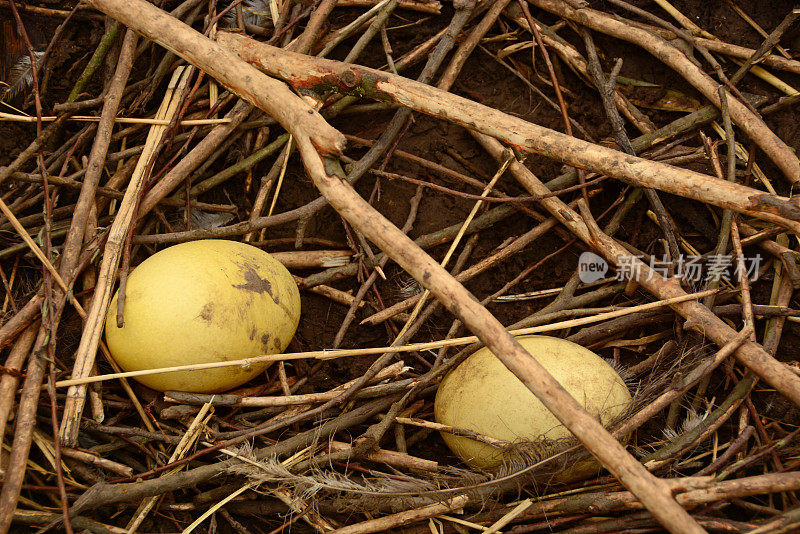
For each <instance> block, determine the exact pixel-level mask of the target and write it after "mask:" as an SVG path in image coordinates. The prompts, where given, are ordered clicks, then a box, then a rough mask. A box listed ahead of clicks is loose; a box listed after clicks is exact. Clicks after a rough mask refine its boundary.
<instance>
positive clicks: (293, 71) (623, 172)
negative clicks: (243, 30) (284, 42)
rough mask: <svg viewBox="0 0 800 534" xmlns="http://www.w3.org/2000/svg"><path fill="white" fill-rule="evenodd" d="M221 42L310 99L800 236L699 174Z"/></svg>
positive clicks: (436, 96)
mask: <svg viewBox="0 0 800 534" xmlns="http://www.w3.org/2000/svg"><path fill="white" fill-rule="evenodd" d="M217 41H218V42H219V43H220V44H221V45H222V46H224V47H225V48H227V49H230V50H231V51H233V52H235V53H236V54H238V55H239V57H241V58H242V59H244V60H245V61H246V62H248V63H250V64H252V65H254V66H255V67H257V68H258V69H261V70H263V71H265V72H267V73H269V74H271V75H273V76H276V77H279V78H281V79H283V80H286V81H287V82H288V83H290V84H291V85H293V86H294V87H295V88H296V89H297V90H298V91H300V92H303V91H306V92H308V93H311V94H316V95H319V94H325V93H329V92H333V91H335V92H339V93H346V94H354V95H360V96H365V97H369V98H375V99H379V100H391V101H393V102H396V103H398V104H401V105H403V106H407V107H409V108H411V109H414V110H416V111H419V112H422V113H426V114H428V115H433V116H435V117H438V118H441V119H444V120H447V121H450V122H453V123H455V124H460V125H462V126H464V127H465V128H469V129H470V130H474V131H478V132H481V133H483V134H486V135H489V136H491V137H494V138H497V139H500V140H502V141H505V142H507V143H508V144H510V145H511V146H513V147H515V148H517V149H520V150H523V151H526V152H532V153H536V154H541V155H543V156H547V157H549V158H552V159H556V160H559V161H563V162H564V163H567V164H569V165H572V166H575V167H580V168H583V169H587V170H591V171H594V172H597V173H600V174H605V175H608V176H612V177H614V178H618V179H620V180H624V181H625V182H628V183H631V184H633V185H636V186H641V187H650V188H653V189H658V190H660V191H664V192H667V193H671V194H674V195H679V196H683V197H687V198H692V199H695V200H700V201H702V202H707V203H710V204H713V205H715V206H719V207H721V208H727V209H731V210H733V211H737V212H739V213H743V214H746V215H750V216H753V217H758V218H760V219H764V220H766V221H770V222H773V223H776V224H779V225H781V226H784V227H785V228H788V229H790V230H792V231H793V232H795V233H800V204H798V203H797V202H796V201H795V200H794V199H789V198H785V197H781V196H778V195H771V194H769V193H764V192H762V191H758V190H756V189H752V188H749V187H745V186H742V185H739V184H735V183H732V182H728V181H725V180H719V179H717V178H715V177H712V176H708V175H705V174H701V173H698V172H694V171H690V170H686V169H681V168H679V167H673V166H671V165H667V164H664V163H659V162H655V161H649V160H646V159H642V158H638V157H636V156H630V155H628V154H625V153H623V152H619V151H617V150H613V149H610V148H606V147H603V146H600V145H594V144H592V143H587V142H586V141H582V140H580V139H576V138H574V137H571V136H568V135H565V134H562V133H560V132H556V131H554V130H550V129H548V128H544V127H542V126H537V125H535V124H532V123H529V122H526V121H524V120H522V119H519V118H517V117H513V116H511V115H507V114H505V113H503V112H501V111H498V110H496V109H492V108H490V107H487V106H484V105H482V104H478V103H477V102H473V101H471V100H467V99H466V98H462V97H460V96H457V95H453V94H451V93H448V92H446V91H442V90H440V89H436V88H434V87H431V86H429V85H425V84H421V83H419V82H415V81H413V80H409V79H408V78H404V77H402V76H396V75H392V74H388V73H385V72H381V71H377V70H374V69H369V68H366V67H360V66H356V65H350V64H346V63H341V62H339V61H333V60H327V59H318V58H312V57H309V56H305V55H302V54H295V53H292V52H287V51H285V50H282V49H280V48H275V47H272V46H270V45H267V44H264V43H259V42H257V41H254V40H252V39H250V38H249V37H245V36H242V35H238V34H235V33H230V32H220V33H219V34H218V35H217Z"/></svg>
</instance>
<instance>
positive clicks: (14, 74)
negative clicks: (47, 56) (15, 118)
mask: <svg viewBox="0 0 800 534" xmlns="http://www.w3.org/2000/svg"><path fill="white" fill-rule="evenodd" d="M33 57H34V60H35V61H36V64H37V65H38V64H39V63H41V61H42V58H44V52H38V51H34V52H33ZM5 83H6V84H7V86H6V87H3V88H2V89H0V100H5V101H8V100H12V99H13V98H14V97H16V96H17V95H18V94H20V93H22V92H23V91H24V90H25V89H27V88H28V87H30V86H31V85H32V84H33V68H32V65H31V58H30V56H29V55H27V54H26V55H23V56H22V57H20V58H19V59H18V60H17V62H16V63H14V65H12V66H11V69H9V73H8V80H7V81H6V82H5Z"/></svg>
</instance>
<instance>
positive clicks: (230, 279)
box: [106, 239, 300, 393]
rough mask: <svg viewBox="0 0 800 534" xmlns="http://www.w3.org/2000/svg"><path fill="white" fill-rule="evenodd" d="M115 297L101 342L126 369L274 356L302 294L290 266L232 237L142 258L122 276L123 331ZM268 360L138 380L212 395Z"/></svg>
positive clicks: (292, 326) (289, 332) (289, 331)
mask: <svg viewBox="0 0 800 534" xmlns="http://www.w3.org/2000/svg"><path fill="white" fill-rule="evenodd" d="M117 297H118V295H115V296H114V299H113V300H112V301H111V305H110V306H109V309H108V314H107V316H106V341H107V343H108V348H109V350H110V351H111V354H112V356H113V357H114V360H116V362H117V363H118V364H119V366H120V367H121V368H122V369H123V370H125V371H138V370H142V369H154V368H159V367H170V366H177V365H187V364H200V363H206V362H223V361H231V360H240V359H242V358H249V357H253V356H258V355H261V354H275V353H279V352H282V351H283V350H285V349H286V347H287V345H288V344H289V341H291V339H292V337H293V336H294V332H295V330H296V329H297V324H298V322H299V320H300V293H299V291H298V289H297V285H296V284H295V282H294V279H293V278H292V275H291V274H290V273H289V271H287V270H286V268H285V267H284V266H283V265H281V264H280V263H279V262H278V261H277V260H275V259H274V258H273V257H272V256H270V255H269V254H268V253H267V252H264V251H263V250H261V249H258V248H256V247H254V246H251V245H247V244H244V243H239V242H236V241H225V240H216V239H209V240H204V241H193V242H189V243H182V244H179V245H175V246H172V247H169V248H166V249H164V250H162V251H160V252H158V253H156V254H154V255H153V256H151V257H150V258H148V259H146V260H145V261H143V262H142V263H141V264H140V265H138V266H137V267H136V268H135V269H133V270H132V272H131V273H130V275H129V276H128V282H127V288H126V298H125V309H124V324H123V326H122V328H117V320H116V314H117ZM268 365H269V364H268V363H259V364H253V365H249V366H247V367H242V366H239V365H237V366H232V367H224V368H218V369H206V370H198V371H179V372H173V373H164V374H153V375H146V376H141V377H137V378H136V379H137V380H139V381H140V382H142V383H143V384H145V385H147V386H149V387H151V388H153V389H157V390H160V391H167V390H175V391H190V392H203V393H215V392H220V391H225V390H227V389H231V388H234V387H236V386H239V385H241V384H243V383H245V382H247V381H249V380H250V379H252V378H254V377H255V376H256V375H258V374H260V373H261V372H263V371H264V369H266V368H267V366H268Z"/></svg>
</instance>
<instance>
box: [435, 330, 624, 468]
mask: <svg viewBox="0 0 800 534" xmlns="http://www.w3.org/2000/svg"><path fill="white" fill-rule="evenodd" d="M517 340H518V341H519V342H520V344H521V345H522V346H523V347H524V348H525V350H527V351H528V352H529V353H530V354H531V356H532V357H533V358H535V359H536V360H537V361H538V362H539V363H540V364H542V366H544V367H545V369H547V370H548V371H549V372H550V374H551V375H553V377H554V378H555V379H556V380H557V381H558V382H559V383H560V384H561V385H562V386H563V387H564V389H566V390H567V391H568V392H569V393H570V395H572V396H573V397H574V398H575V399H576V400H577V401H578V402H580V403H581V404H582V405H583V406H584V407H585V408H586V410H587V411H588V412H589V413H590V414H592V415H593V416H595V417H597V418H598V419H599V420H600V421H601V422H602V423H603V424H607V423H609V422H610V421H611V420H613V419H614V418H615V417H617V416H618V415H619V414H620V413H622V412H623V411H624V410H625V409H626V408H627V407H628V405H629V404H630V402H631V395H630V393H629V392H628V388H627V387H626V386H625V382H624V381H623V380H622V378H621V377H620V376H619V375H618V374H617V372H616V371H615V370H614V369H613V368H612V367H611V366H610V365H609V364H608V363H606V361H605V360H603V359H602V358H600V357H599V356H598V355H596V354H595V353H593V352H592V351H590V350H588V349H586V348H584V347H582V346H580V345H577V344H575V343H572V342H571V341H567V340H565V339H560V338H555V337H547V336H520V337H518V338H517ZM434 411H435V417H436V421H437V422H439V423H442V424H446V425H450V426H454V427H458V428H464V429H467V430H472V431H474V432H477V433H478V434H483V435H485V436H489V437H491V438H494V439H498V440H502V441H506V442H512V443H518V442H525V441H527V442H537V441H541V440H560V439H563V438H567V437H570V436H571V433H570V432H569V430H567V428H566V427H564V426H563V425H562V424H561V423H560V422H559V421H558V419H556V417H555V416H554V415H553V414H552V413H551V412H550V410H548V409H547V408H545V406H544V404H542V403H541V401H540V400H539V399H537V398H536V396H535V395H534V394H533V393H531V392H530V390H529V389H528V388H527V387H526V386H525V385H524V384H523V383H522V382H521V381H520V380H519V379H518V378H517V377H516V376H514V374H513V373H512V372H511V371H509V370H508V369H507V368H506V367H505V366H504V365H503V364H502V363H501V362H500V360H498V359H497V357H495V355H494V354H492V352H491V351H489V349H487V348H483V349H480V350H479V351H477V352H476V353H475V354H472V355H471V356H469V357H468V358H467V359H466V360H464V362H462V363H461V364H460V365H459V366H458V367H456V368H455V369H453V370H452V371H450V372H449V373H448V374H447V376H445V378H444V379H443V380H442V383H441V384H440V385H439V390H438V392H437V394H436V402H435V406H434ZM442 438H443V439H444V441H445V443H447V445H448V447H450V449H452V450H453V452H454V453H455V454H456V455H457V456H458V457H459V458H460V459H461V460H463V461H464V462H465V463H467V464H468V465H470V466H472V467H476V468H481V469H491V468H493V467H496V466H499V465H500V464H502V463H503V461H504V459H508V457H507V455H505V453H504V452H503V451H502V450H501V449H499V448H497V447H494V446H492V445H489V444H486V443H482V442H479V441H476V440H473V439H470V438H467V437H461V436H455V435H453V434H449V433H446V432H442ZM587 465H588V464H584V465H582V466H581V468H582V469H580V471H581V472H585V468H586V467H587ZM592 465H594V466H596V465H597V464H594V463H592ZM595 469H596V467H595ZM576 474H578V472H577V471H573V472H572V473H570V474H569V475H570V476H567V477H562V479H561V481H565V480H564V478H572V477H573V476H574V475H576Z"/></svg>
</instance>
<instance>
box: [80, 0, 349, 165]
mask: <svg viewBox="0 0 800 534" xmlns="http://www.w3.org/2000/svg"><path fill="white" fill-rule="evenodd" d="M87 3H88V4H89V5H90V6H92V7H94V8H95V9H98V10H100V11H102V12H104V13H106V14H107V15H109V16H110V17H112V18H114V19H116V20H118V21H119V22H121V23H123V24H125V25H126V26H128V27H129V28H131V29H133V30H135V31H136V32H137V33H139V34H141V35H143V36H145V37H147V38H148V39H150V40H152V41H155V42H156V43H158V44H160V45H161V46H163V47H164V48H166V49H167V50H170V51H171V52H173V53H175V54H177V55H178V56H180V57H182V58H183V59H185V60H186V61H188V62H189V63H191V64H192V65H195V66H196V67H198V68H200V69H201V70H203V71H204V72H206V73H207V74H208V75H210V76H212V77H213V78H214V79H215V80H217V81H218V82H219V83H221V84H222V85H224V86H225V87H227V88H228V89H230V90H231V91H233V92H234V93H236V94H237V95H239V96H240V97H242V98H243V99H245V100H247V101H248V102H250V103H252V104H253V105H255V106H257V107H259V108H261V109H262V110H264V111H266V112H267V113H269V114H270V115H271V116H272V117H274V118H275V120H277V121H278V122H279V123H280V124H281V125H282V126H283V127H284V128H286V129H287V130H288V131H289V132H291V133H292V134H293V135H295V137H300V136H303V137H308V138H309V139H312V140H313V143H314V146H315V147H316V148H317V150H319V151H320V153H322V154H326V155H327V154H339V153H340V152H341V151H342V149H343V148H344V144H345V140H344V137H343V136H342V134H341V133H339V132H338V131H337V130H335V129H334V128H332V127H331V126H329V125H328V123H327V122H325V119H323V118H322V116H321V115H320V114H319V113H317V112H316V111H314V110H313V109H311V107H310V106H308V104H306V103H305V102H303V101H302V100H301V99H300V98H299V97H298V96H297V95H295V94H294V93H292V91H291V90H289V88H288V87H286V86H285V85H284V84H283V83H281V82H279V81H277V80H274V79H272V78H270V77H268V76H265V75H263V74H261V73H260V72H258V71H257V70H256V69H254V68H253V67H251V66H250V65H248V64H246V63H245V62H244V61H242V60H240V59H238V58H237V57H236V56H235V55H233V54H231V53H230V52H228V51H227V50H225V49H224V48H222V47H221V46H219V45H218V44H216V43H215V42H214V41H212V40H210V39H208V38H207V37H204V36H203V35H202V34H200V33H199V32H197V31H196V30H194V29H192V28H191V27H190V26H187V25H186V24H184V23H182V22H181V21H179V20H178V19H176V18H174V17H171V16H170V15H168V14H167V13H165V12H164V11H162V10H160V9H158V8H157V7H155V6H153V5H152V4H149V3H147V2H144V1H142V0H90V1H89V2H87Z"/></svg>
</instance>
